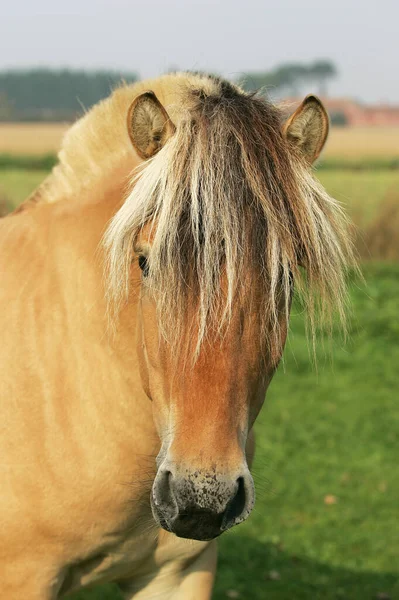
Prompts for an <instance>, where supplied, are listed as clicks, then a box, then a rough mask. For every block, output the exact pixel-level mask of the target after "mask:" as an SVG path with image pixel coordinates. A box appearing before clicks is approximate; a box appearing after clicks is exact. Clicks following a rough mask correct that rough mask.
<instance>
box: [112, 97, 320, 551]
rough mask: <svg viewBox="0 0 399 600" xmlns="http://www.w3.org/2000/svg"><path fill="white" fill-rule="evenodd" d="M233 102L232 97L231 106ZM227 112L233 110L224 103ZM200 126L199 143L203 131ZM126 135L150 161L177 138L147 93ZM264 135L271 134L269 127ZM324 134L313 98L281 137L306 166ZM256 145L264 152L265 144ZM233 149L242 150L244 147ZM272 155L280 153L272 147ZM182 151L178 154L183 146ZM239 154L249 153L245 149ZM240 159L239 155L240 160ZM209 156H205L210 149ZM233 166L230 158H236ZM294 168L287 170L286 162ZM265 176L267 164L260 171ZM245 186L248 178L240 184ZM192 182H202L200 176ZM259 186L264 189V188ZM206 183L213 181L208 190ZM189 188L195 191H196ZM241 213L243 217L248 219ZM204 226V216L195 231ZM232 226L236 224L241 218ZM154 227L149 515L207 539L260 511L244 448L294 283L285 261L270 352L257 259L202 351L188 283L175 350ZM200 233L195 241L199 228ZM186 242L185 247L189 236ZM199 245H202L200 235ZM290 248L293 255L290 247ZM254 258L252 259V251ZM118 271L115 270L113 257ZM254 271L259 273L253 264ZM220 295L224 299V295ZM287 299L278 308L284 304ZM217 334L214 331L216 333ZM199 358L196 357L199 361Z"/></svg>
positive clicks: (143, 364) (140, 239)
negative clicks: (157, 269)
mask: <svg viewBox="0 0 399 600" xmlns="http://www.w3.org/2000/svg"><path fill="white" fill-rule="evenodd" d="M230 92H231V94H232V95H233V96H234V94H235V98H236V101H237V106H242V103H241V102H242V94H241V93H240V92H234V90H230ZM240 94H241V95H240ZM196 98H197V99H196V101H195V102H197V104H198V102H199V100H198V99H199V98H200V96H198V95H197V97H196ZM216 100H218V99H217V98H216ZM246 102H250V99H248V98H247V101H246ZM214 103H215V96H213V97H212V98H211V101H210V103H208V104H209V105H208V108H207V111H208V112H206V114H205V113H204V111H203V110H202V112H201V111H199V112H198V111H197V113H196V120H193V121H192V122H191V121H190V122H189V125H190V126H189V127H188V126H187V123H186V125H185V127H186V129H185V128H184V127H183V128H182V129H181V132H180V136H184V135H186V137H187V139H189V140H190V143H194V138H193V137H192V136H193V135H194V133H196V136H197V138H198V139H199V140H202V139H203V138H206V136H207V135H208V133H207V132H208V131H209V128H208V126H209V122H210V121H209V119H213V118H214V116H215V114H216V113H215V110H214ZM230 103H231V97H230V98H229V102H228V104H230ZM224 107H225V108H226V103H225V104H224ZM203 108H204V107H203ZM247 108H248V106H247ZM246 110H247V109H246ZM218 114H219V115H220V114H221V113H218ZM262 114H263V113H262ZM201 119H202V120H201ZM200 122H201V123H202V129H201V132H202V137H201V135H200V133H198V132H199V123H200ZM224 125H225V122H224ZM128 130H129V135H130V138H131V140H132V143H133V146H134V148H135V150H136V152H137V155H138V157H140V158H141V159H144V160H146V159H148V158H151V157H153V156H154V155H155V154H157V152H158V151H160V150H163V149H164V146H166V144H167V142H168V140H170V139H171V138H173V136H174V133H175V131H176V130H175V126H174V125H173V123H172V121H171V120H170V118H169V116H168V114H167V112H166V110H165V109H164V107H163V106H162V105H161V103H160V102H159V101H158V99H157V98H156V97H155V96H154V94H153V93H152V92H147V93H144V94H142V95H141V96H139V97H138V98H137V99H136V100H135V101H134V102H133V104H132V107H131V109H130V111H129V115H128ZM215 131H217V132H219V134H220V129H217V128H216V129H215ZM215 131H214V135H215ZM267 131H268V132H269V133H270V129H267ZM327 131H328V117H327V115H326V113H325V110H324V109H323V107H322V105H321V103H320V102H319V101H318V100H317V99H316V98H314V97H308V98H307V99H305V102H304V103H303V105H302V106H301V107H300V108H299V109H298V110H297V112H296V113H295V114H294V115H293V117H291V119H290V120H289V121H288V123H287V125H286V127H285V130H284V135H285V137H286V138H287V140H288V144H287V147H288V146H289V147H290V148H292V149H293V148H294V147H295V148H296V150H295V152H298V154H299V153H302V154H303V156H304V159H305V161H306V162H309V163H310V162H312V161H313V160H314V159H315V157H317V156H318V154H319V153H320V151H321V149H322V147H323V144H324V141H325V138H326V135H327ZM251 132H252V133H251V136H252V137H253V139H254V140H255V138H256V140H257V139H258V138H257V133H256V132H257V127H252V129H251ZM219 134H218V135H219ZM239 134H240V132H238V131H236V136H237V135H239ZM240 135H241V134H240ZM190 136H191V137H190ZM175 139H176V138H175ZM177 139H178V140H180V142H179V143H180V144H181V146H177V149H178V150H179V152H180V153H182V155H183V154H184V152H185V153H187V152H188V149H189V147H190V146H189V144H188V142H187V140H186V141H185V143H183V142H182V137H180V138H179V137H178V138H177ZM206 139H208V138H206ZM212 139H213V146H212V147H217V148H219V147H220V144H218V142H217V141H216V139H215V138H212ZM229 139H233V138H229ZM235 139H236V138H235V137H234V140H235ZM251 139H252V138H251ZM275 142H276V143H278V144H280V145H279V148H280V153H281V156H283V150H282V147H283V146H282V145H283V142H282V138H281V137H279V136H275ZM187 144H188V145H187ZM255 146H256V147H257V148H258V149H259V146H257V145H256V144H255ZM170 147H173V146H170ZM235 147H236V149H237V144H236V145H235ZM181 148H183V149H184V152H182V150H181ZM284 148H285V146H284ZM269 150H270V153H271V154H273V155H275V156H277V154H276V153H275V152H274V150H272V149H269ZM175 151H176V152H177V150H176V149H175ZM284 152H285V150H284ZM240 153H241V154H242V150H240ZM241 154H239V155H237V156H238V159H237V160H239V161H241ZM165 156H167V155H165V153H163V154H162V155H161V159H160V160H159V161H158V162H157V163H153V164H156V168H157V169H161V170H162V169H165V168H166V166H167V165H166V164H165V163H164V162H163V161H164V157H165ZM174 156H175V155H174ZM176 156H177V154H176ZM203 156H204V157H205V158H206V152H204V154H203ZM257 157H258V150H257V151H254V154H253V158H254V161H255V162H256V160H258V158H257ZM229 160H231V161H232V160H233V158H232V156H231V157H230V159H229ZM267 160H268V157H267V156H265V161H266V162H267ZM219 163H220V161H219V162H218V164H219ZM195 164H197V163H195ZM220 164H221V167H220V168H221V169H222V166H223V169H224V170H223V169H222V170H223V172H224V173H226V174H227V175H228V174H229V170H228V169H227V170H226V168H225V166H226V165H225V163H223V164H222V163H220ZM240 164H241V162H240ZM288 164H290V163H289V162H287V165H288ZM252 168H253V165H252ZM263 169H264V165H263V163H262V164H261V165H259V170H260V171H262V170H263ZM184 170H185V167H184V168H183V167H182V168H181V169H180V170H179V178H181V177H183V176H184ZM272 170H273V169H272ZM240 173H241V171H240ZM240 177H241V175H240ZM238 180H240V181H241V179H240V178H238ZM143 181H144V183H143V186H144V187H143V186H142V190H141V192H140V193H142V192H143V190H144V189H147V188H146V187H145V186H146V185H147V186H148V185H149V184H148V180H146V178H145V177H144V179H143ZM157 181H159V180H158V179H157ZM176 181H177V180H176ZM179 181H180V179H179ZM261 181H262V185H263V184H265V186H266V188H267V185H266V184H267V182H266V183H265V180H264V179H261ZM195 182H196V185H197V184H198V177H197V178H196V179H195ZM191 183H192V182H191ZM208 183H209V181H208ZM176 185H177V183H176ZM212 185H213V186H217V181H216V178H215V179H212ZM231 185H232V189H233V188H234V186H236V185H237V179H235V180H234V184H233V183H232V184H231ZM259 185H260V187H261V184H259ZM209 186H210V183H209V185H208V188H207V189H208V191H209ZM155 187H156V186H155ZM189 187H190V190H191V189H192V187H191V186H189ZM205 187H206V186H205ZM154 189H155V188H154V187H151V185H150V186H149V188H148V192H149V193H153V192H154ZM196 189H197V188H196ZM234 189H235V188H234ZM248 189H249V190H252V187H251V186H249V188H248ZM259 189H260V188H259ZM219 191H220V190H219ZM190 193H191V191H190ZM196 193H197V192H196ZM251 193H252V191H251ZM273 193H275V189H273ZM198 194H199V192H198V193H197V196H196V198H197V202H198V201H199V195H198ZM139 195H140V194H139ZM184 198H185V196H184ZM284 198H285V196H284ZM285 201H286V200H284V202H285ZM169 202H171V199H170V198H169ZM210 202H211V201H210ZM281 202H282V204H281V206H284V202H283V201H281ZM139 204H140V203H139ZM167 205H168V204H167ZM129 210H130V207H129V205H128V204H127V205H126V204H125V206H124V207H123V209H122V213H123V214H122V216H121V217H118V218H117V222H118V221H119V222H120V224H122V226H121V232H122V238H123V235H124V233H123V232H124V231H125V225H124V218H125V216H126V215H125V214H124V213H128V211H129ZM155 212H156V211H155ZM149 214H151V210H150V211H149ZM240 216H241V217H242V216H243V213H241V215H240ZM197 217H198V215H197ZM286 217H287V223H288V225H287V227H289V226H290V225H289V224H290V222H291V221H290V220H289V217H288V216H287V215H286ZM215 218H216V217H215ZM226 218H227V217H226ZM199 220H200V219H199V217H198V219H197V226H198V222H199ZM164 221H165V220H164ZM235 222H236V223H237V222H238V218H237V219H236V221H235ZM156 225H157V224H156V223H155V222H154V223H152V225H151V228H149V230H148V231H146V227H147V226H144V228H142V229H140V230H139V231H138V234H137V235H136V236H135V238H134V239H135V241H136V251H137V254H138V261H139V265H140V267H141V269H142V285H141V294H140V305H139V309H138V327H139V336H138V356H139V363H140V370H141V378H142V384H143V387H144V389H145V391H146V393H147V394H148V396H149V397H150V398H151V399H152V401H153V413H154V421H155V424H156V427H157V429H158V433H159V437H160V440H161V450H160V452H159V455H158V458H157V464H158V472H157V475H156V477H155V480H154V484H153V487H152V493H151V502H152V509H153V514H154V517H155V519H156V521H157V522H158V523H159V524H160V525H161V526H162V527H163V528H165V529H166V530H168V531H171V532H174V533H175V534H176V535H178V536H180V537H187V538H194V539H199V540H207V539H212V538H214V537H216V536H218V535H220V533H222V532H223V531H225V530H227V529H229V528H230V527H232V526H233V525H235V524H237V523H240V522H241V521H243V520H244V519H245V518H246V517H247V516H248V515H249V513H250V511H251V509H252V507H253V505H254V485H253V480H252V477H251V475H250V472H249V469H248V464H247V457H246V444H247V440H248V436H249V433H250V431H251V428H252V426H253V423H254V421H255V419H256V416H257V414H258V413H259V410H260V408H261V406H262V403H263V400H264V397H265V393H266V389H267V387H268V384H269V383H270V380H271V378H272V376H273V373H274V371H275V369H276V367H277V365H278V362H279V360H280V357H281V353H282V350H283V347H284V343H285V337H286V332H287V331H286V330H287V318H288V315H287V311H288V310H289V302H288V301H287V295H288V294H289V293H290V291H289V286H287V279H288V278H287V261H286V264H285V278H284V281H285V284H284V285H283V283H282V285H281V290H279V289H277V288H278V287H279V284H278V281H277V280H276V277H275V279H274V287H273V294H274V295H273V302H274V304H273V306H274V312H273V317H274V319H275V320H276V319H278V320H279V321H280V323H279V326H278V327H275V328H274V329H273V331H278V336H279V339H276V340H275V344H270V343H268V344H267V347H265V346H266V344H264V345H263V346H262V344H263V342H262V341H261V340H262V339H267V338H268V339H269V342H270V339H271V337H270V336H267V335H265V331H264V327H263V326H262V329H261V328H260V327H259V318H258V317H259V315H264V311H265V306H266V305H267V300H266V299H265V295H264V293H263V300H262V294H261V293H258V290H257V281H259V271H260V270H262V269H263V272H264V263H260V262H259V261H258V272H257V273H256V272H255V273H251V272H249V273H248V276H245V277H247V280H246V281H241V273H240V282H239V283H240V285H239V288H240V298H235V299H234V300H235V301H234V303H233V308H232V314H231V318H229V322H228V327H227V329H226V330H225V331H223V335H222V336H221V335H219V334H218V333H215V334H214V335H213V334H212V331H210V333H209V334H208V335H207V337H206V338H205V341H204V342H203V343H202V344H201V346H200V348H199V349H198V348H197V345H196V344H197V340H198V339H199V338H201V336H200V335H199V333H200V331H199V326H197V325H196V324H197V323H198V319H196V314H198V313H196V308H197V307H198V294H201V290H197V297H195V293H194V292H193V291H192V288H191V287H190V286H189V285H187V296H186V307H185V309H186V310H185V313H186V316H187V319H186V323H187V324H188V326H187V327H186V328H185V330H184V332H182V334H181V335H180V331H179V344H178V348H177V349H176V344H172V345H171V344H168V342H167V341H166V340H165V337H164V336H163V335H162V332H161V331H160V327H159V322H158V317H157V315H158V311H157V303H159V302H160V299H161V298H162V296H159V294H162V289H156V286H151V285H147V284H146V279H151V235H150V234H149V232H151V231H154V228H155V229H156ZM232 226H233V225H232ZM164 228H165V223H164ZM147 229H148V228H147ZM265 231H267V229H265ZM280 233H281V236H284V235H286V229H284V228H283V230H282V232H280ZM196 235H197V236H198V230H197V232H196ZM238 237H239V236H238ZM260 237H262V236H260ZM152 239H154V238H152ZM240 239H241V238H240ZM256 240H259V236H257V235H255V236H254V238H253V240H250V241H249V242H248V246H249V247H250V248H254V247H255V246H254V245H253V242H255V241H256ZM219 241H220V244H219V245H218V246H217V248H220V247H222V243H223V241H225V240H219ZM264 242H265V243H264V244H263V245H261V247H260V249H259V253H262V252H264V251H265V250H264V249H265V247H266V240H264ZM181 243H182V244H183V243H184V235H182V239H181ZM196 243H197V245H198V246H199V244H200V242H199V238H198V237H197V242H196ZM209 243H210V242H209ZM288 247H289V248H291V245H290V244H289V245H288ZM230 249H231V248H230ZM291 250H292V248H291ZM291 250H290V252H291ZM215 256H217V257H218V260H219V259H220V264H222V261H223V256H222V255H220V254H219V253H218V252H216V253H215ZM230 256H231V252H230ZM248 256H251V253H249V254H248ZM296 260H297V256H296V255H294V253H293V255H292V257H291V258H290V260H289V262H290V263H291V264H292V262H293V261H296ZM248 262H249V264H248V270H249V271H251V260H249V261H248ZM252 262H254V264H255V263H256V261H252ZM114 264H117V261H116V260H115V261H114ZM274 267H275V268H274V274H276V272H277V270H278V269H277V266H276V265H274ZM279 267H281V263H279ZM252 268H253V270H255V271H256V268H255V267H252ZM219 282H220V285H221V290H220V294H221V296H224V297H226V290H223V276H222V275H221V277H220V278H218V286H219ZM161 287H162V286H161ZM190 290H191V291H190ZM280 292H281V293H280ZM168 293H169V294H171V293H172V291H171V290H169V292H168ZM215 293H216V295H217V294H218V291H217V290H216V292H215ZM257 298H258V300H257ZM277 298H278V300H276V299H277ZM280 298H281V307H280V306H277V304H278V303H279V302H280ZM246 299H250V301H249V302H248V301H246ZM161 304H162V303H161ZM280 309H281V310H280ZM190 311H191V315H190ZM164 316H165V315H164ZM173 317H174V315H170V320H171V323H173ZM216 320H217V319H216ZM266 322H267V319H266ZM163 323H164V321H163ZM275 325H276V322H275V321H274V326H275ZM214 329H217V326H216V327H214V328H213V330H214ZM271 330H272V329H271ZM271 346H274V347H271ZM197 351H198V352H197ZM194 357H195V360H192V359H194Z"/></svg>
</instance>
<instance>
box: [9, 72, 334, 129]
mask: <svg viewBox="0 0 399 600" xmlns="http://www.w3.org/2000/svg"><path fill="white" fill-rule="evenodd" d="M336 74H337V70H336V68H335V65H334V64H333V63H332V62H331V61H328V60H318V61H315V62H313V63H310V64H302V63H288V64H287V63H286V64H282V65H280V66H278V67H276V68H275V69H272V70H271V71H265V72H252V73H251V72H248V73H244V74H243V76H241V77H240V83H241V84H242V85H243V86H244V87H245V88H246V89H247V90H249V91H253V90H259V89H260V90H262V91H263V92H264V93H267V94H268V95H270V96H272V97H274V98H275V97H277V98H279V97H283V96H287V95H290V96H297V95H298V94H299V93H300V92H302V91H303V90H304V89H305V91H308V90H309V87H314V86H315V85H316V86H317V87H318V90H319V93H321V95H325V94H326V92H327V89H326V88H327V82H328V81H329V80H330V79H331V78H333V77H335V75H336ZM137 80H138V76H137V74H136V73H122V72H116V71H104V70H102V71H78V70H70V69H61V70H53V69H27V70H8V71H3V72H0V121H72V120H74V119H76V117H77V116H79V115H81V114H82V113H83V112H84V111H85V110H88V109H89V108H90V107H91V106H93V104H95V103H96V102H98V101H99V100H101V99H103V98H105V97H107V96H108V95H109V94H110V92H111V91H112V89H114V88H115V87H117V86H118V85H119V84H120V83H121V81H126V82H127V83H132V82H134V81H137Z"/></svg>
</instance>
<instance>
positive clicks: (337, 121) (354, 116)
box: [281, 98, 399, 127]
mask: <svg viewBox="0 0 399 600" xmlns="http://www.w3.org/2000/svg"><path fill="white" fill-rule="evenodd" d="M301 101H302V99H301V100H298V99H297V98H288V99H286V100H284V101H283V102H282V103H281V105H282V106H283V107H286V108H287V112H291V111H292V110H295V108H296V107H297V106H298V105H299V104H300V102H301ZM322 101H323V103H324V105H325V107H326V108H327V110H328V113H329V115H330V118H331V122H332V124H333V125H349V126H351V127H365V126H373V125H374V126H379V127H399V106H393V105H390V104H370V105H367V104H361V103H360V102H356V101H355V100H351V99H349V98H322Z"/></svg>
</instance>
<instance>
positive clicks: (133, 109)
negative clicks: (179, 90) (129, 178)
mask: <svg viewBox="0 0 399 600" xmlns="http://www.w3.org/2000/svg"><path fill="white" fill-rule="evenodd" d="M127 127H128V132H129V137H130V139H131V141H132V144H133V146H134V147H135V149H136V151H137V153H138V155H139V156H140V157H141V158H144V159H146V158H151V156H154V154H156V153H157V152H159V150H160V149H161V148H162V147H163V146H164V145H165V144H166V142H167V141H168V139H169V138H170V137H171V136H172V135H173V134H174V132H175V130H176V128H175V126H174V125H173V123H172V121H171V120H170V118H169V115H168V113H167V112H166V110H165V108H164V107H163V106H162V104H161V103H160V101H159V100H158V98H157V97H156V95H155V94H154V92H144V94H140V96H137V98H135V99H134V100H133V102H132V104H131V106H130V108H129V112H128V116H127Z"/></svg>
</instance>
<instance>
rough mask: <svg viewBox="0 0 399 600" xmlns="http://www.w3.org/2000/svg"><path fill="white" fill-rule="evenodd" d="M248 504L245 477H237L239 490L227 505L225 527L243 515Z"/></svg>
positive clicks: (223, 526)
mask: <svg viewBox="0 0 399 600" xmlns="http://www.w3.org/2000/svg"><path fill="white" fill-rule="evenodd" d="M245 505H246V494H245V485H244V477H239V478H238V479H237V491H236V493H235V495H234V496H233V498H232V499H231V500H230V502H229V503H228V505H227V508H226V510H225V513H224V518H223V525H222V528H223V529H228V528H229V527H231V526H232V525H234V524H235V522H237V521H238V520H239V518H240V517H241V516H242V514H243V512H244V509H245Z"/></svg>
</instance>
